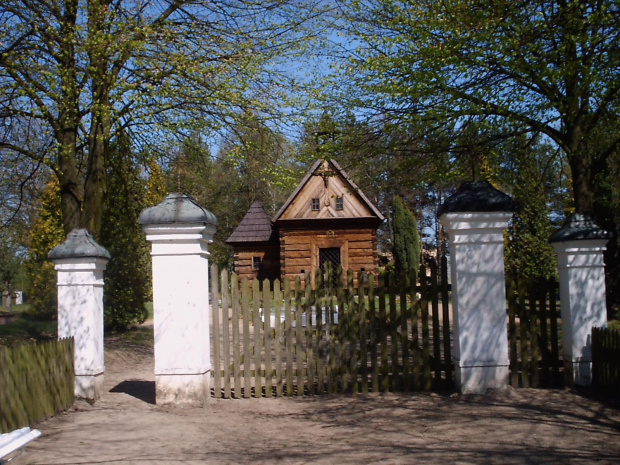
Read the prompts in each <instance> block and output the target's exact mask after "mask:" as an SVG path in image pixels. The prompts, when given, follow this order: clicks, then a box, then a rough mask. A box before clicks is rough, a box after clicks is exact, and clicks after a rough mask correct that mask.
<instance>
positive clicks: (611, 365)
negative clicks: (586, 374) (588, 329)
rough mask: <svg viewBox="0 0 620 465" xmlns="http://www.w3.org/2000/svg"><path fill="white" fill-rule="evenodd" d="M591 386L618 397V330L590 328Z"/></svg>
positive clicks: (619, 340)
mask: <svg viewBox="0 0 620 465" xmlns="http://www.w3.org/2000/svg"><path fill="white" fill-rule="evenodd" d="M592 387H593V388H594V389H595V390H596V391H597V392H600V393H601V394H606V395H611V396H616V397H619V398H620V331H619V330H614V329H610V328H592Z"/></svg>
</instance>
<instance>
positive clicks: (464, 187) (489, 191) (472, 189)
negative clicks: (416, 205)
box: [437, 181, 514, 216]
mask: <svg viewBox="0 0 620 465" xmlns="http://www.w3.org/2000/svg"><path fill="white" fill-rule="evenodd" d="M513 210H514V201H513V200H512V198H510V197H509V196H508V195H506V194H504V193H503V192H501V191H499V190H497V189H495V188H494V187H493V186H492V185H491V184H490V183H489V182H487V181H474V182H465V183H463V184H461V186H460V187H459V188H458V189H457V191H456V192H455V193H454V194H452V195H451V196H450V197H448V198H447V199H446V200H445V201H444V203H443V204H441V206H440V207H439V210H438V211H437V216H441V215H443V214H444V213H457V212H464V213H473V212H512V211H513Z"/></svg>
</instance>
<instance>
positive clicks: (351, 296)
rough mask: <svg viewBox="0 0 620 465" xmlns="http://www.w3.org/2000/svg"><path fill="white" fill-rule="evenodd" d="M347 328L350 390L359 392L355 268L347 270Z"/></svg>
mask: <svg viewBox="0 0 620 465" xmlns="http://www.w3.org/2000/svg"><path fill="white" fill-rule="evenodd" d="M347 299H348V302H347V322H348V324H347V329H348V331H347V332H348V333H349V336H348V339H349V374H350V376H349V380H350V383H351V388H350V392H352V393H353V394H357V393H358V392H359V389H358V384H357V381H358V380H357V375H358V365H357V363H358V348H357V343H358V338H357V332H358V327H359V323H358V321H359V318H358V317H359V313H358V308H357V305H356V303H355V288H354V287H353V270H351V269H349V270H347Z"/></svg>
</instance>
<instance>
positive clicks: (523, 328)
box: [517, 282, 530, 388]
mask: <svg viewBox="0 0 620 465" xmlns="http://www.w3.org/2000/svg"><path fill="white" fill-rule="evenodd" d="M517 285H518V294H517V295H518V308H519V343H520V346H521V347H520V349H521V350H520V354H521V383H522V385H523V387H524V388H528V387H530V363H529V350H528V326H529V323H528V318H527V313H526V302H525V297H526V294H525V290H524V288H523V284H522V283H521V282H518V283H517Z"/></svg>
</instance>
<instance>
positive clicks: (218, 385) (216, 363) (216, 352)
mask: <svg viewBox="0 0 620 465" xmlns="http://www.w3.org/2000/svg"><path fill="white" fill-rule="evenodd" d="M218 275H219V272H218V270H217V265H215V264H213V265H211V302H212V304H213V311H212V312H211V315H212V320H213V324H212V325H211V328H212V336H213V374H214V376H213V390H214V393H215V397H216V398H217V397H221V396H222V372H221V369H222V367H221V365H220V361H221V360H222V357H221V350H220V348H221V342H220V299H219V293H218V289H219V284H220V283H219V279H218Z"/></svg>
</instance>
